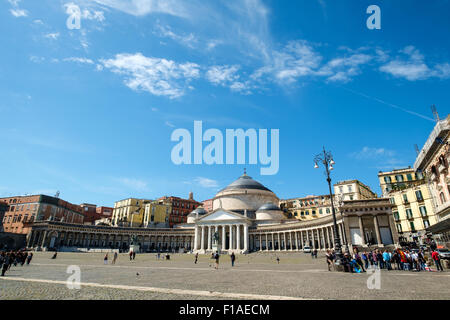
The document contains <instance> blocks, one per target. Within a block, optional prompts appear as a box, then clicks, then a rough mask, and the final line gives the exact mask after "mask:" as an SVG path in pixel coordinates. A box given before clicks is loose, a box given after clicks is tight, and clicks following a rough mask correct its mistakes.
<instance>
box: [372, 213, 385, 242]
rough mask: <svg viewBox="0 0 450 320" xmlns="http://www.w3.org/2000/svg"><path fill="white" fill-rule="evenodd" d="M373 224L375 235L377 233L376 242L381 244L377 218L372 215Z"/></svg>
mask: <svg viewBox="0 0 450 320" xmlns="http://www.w3.org/2000/svg"><path fill="white" fill-rule="evenodd" d="M373 225H374V227H375V233H376V235H377V242H378V245H379V246H381V245H383V243H382V242H381V235H380V228H379V226H378V219H377V216H373Z"/></svg>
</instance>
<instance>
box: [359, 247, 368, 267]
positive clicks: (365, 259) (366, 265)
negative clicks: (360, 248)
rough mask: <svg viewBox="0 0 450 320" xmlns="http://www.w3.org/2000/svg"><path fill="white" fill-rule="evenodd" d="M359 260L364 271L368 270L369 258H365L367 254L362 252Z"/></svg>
mask: <svg viewBox="0 0 450 320" xmlns="http://www.w3.org/2000/svg"><path fill="white" fill-rule="evenodd" d="M361 258H362V260H363V262H364V269H366V270H367V269H369V258H368V257H367V252H365V251H364V252H363V254H362V255H361Z"/></svg>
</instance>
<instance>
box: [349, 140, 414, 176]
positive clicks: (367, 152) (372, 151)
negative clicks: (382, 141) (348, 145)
mask: <svg viewBox="0 0 450 320" xmlns="http://www.w3.org/2000/svg"><path fill="white" fill-rule="evenodd" d="M349 156H350V157H351V158H353V159H355V160H357V161H364V162H365V163H366V164H368V166H369V167H373V168H376V169H378V170H392V169H398V168H402V167H406V161H404V160H402V159H399V158H398V155H397V152H396V151H394V150H389V149H386V148H377V147H367V146H365V147H363V148H362V149H361V150H359V151H356V152H352V153H350V154H349Z"/></svg>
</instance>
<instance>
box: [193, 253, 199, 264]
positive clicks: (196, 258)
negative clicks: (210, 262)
mask: <svg viewBox="0 0 450 320" xmlns="http://www.w3.org/2000/svg"><path fill="white" fill-rule="evenodd" d="M197 261H198V252H197V253H196V254H195V261H194V264H197Z"/></svg>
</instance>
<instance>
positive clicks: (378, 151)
mask: <svg viewBox="0 0 450 320" xmlns="http://www.w3.org/2000/svg"><path fill="white" fill-rule="evenodd" d="M394 155H395V152H394V151H392V150H387V149H385V148H371V147H363V148H362V149H361V150H360V151H357V152H353V153H351V154H350V156H351V157H352V158H355V159H357V160H365V159H379V158H382V157H392V156H394Z"/></svg>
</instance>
